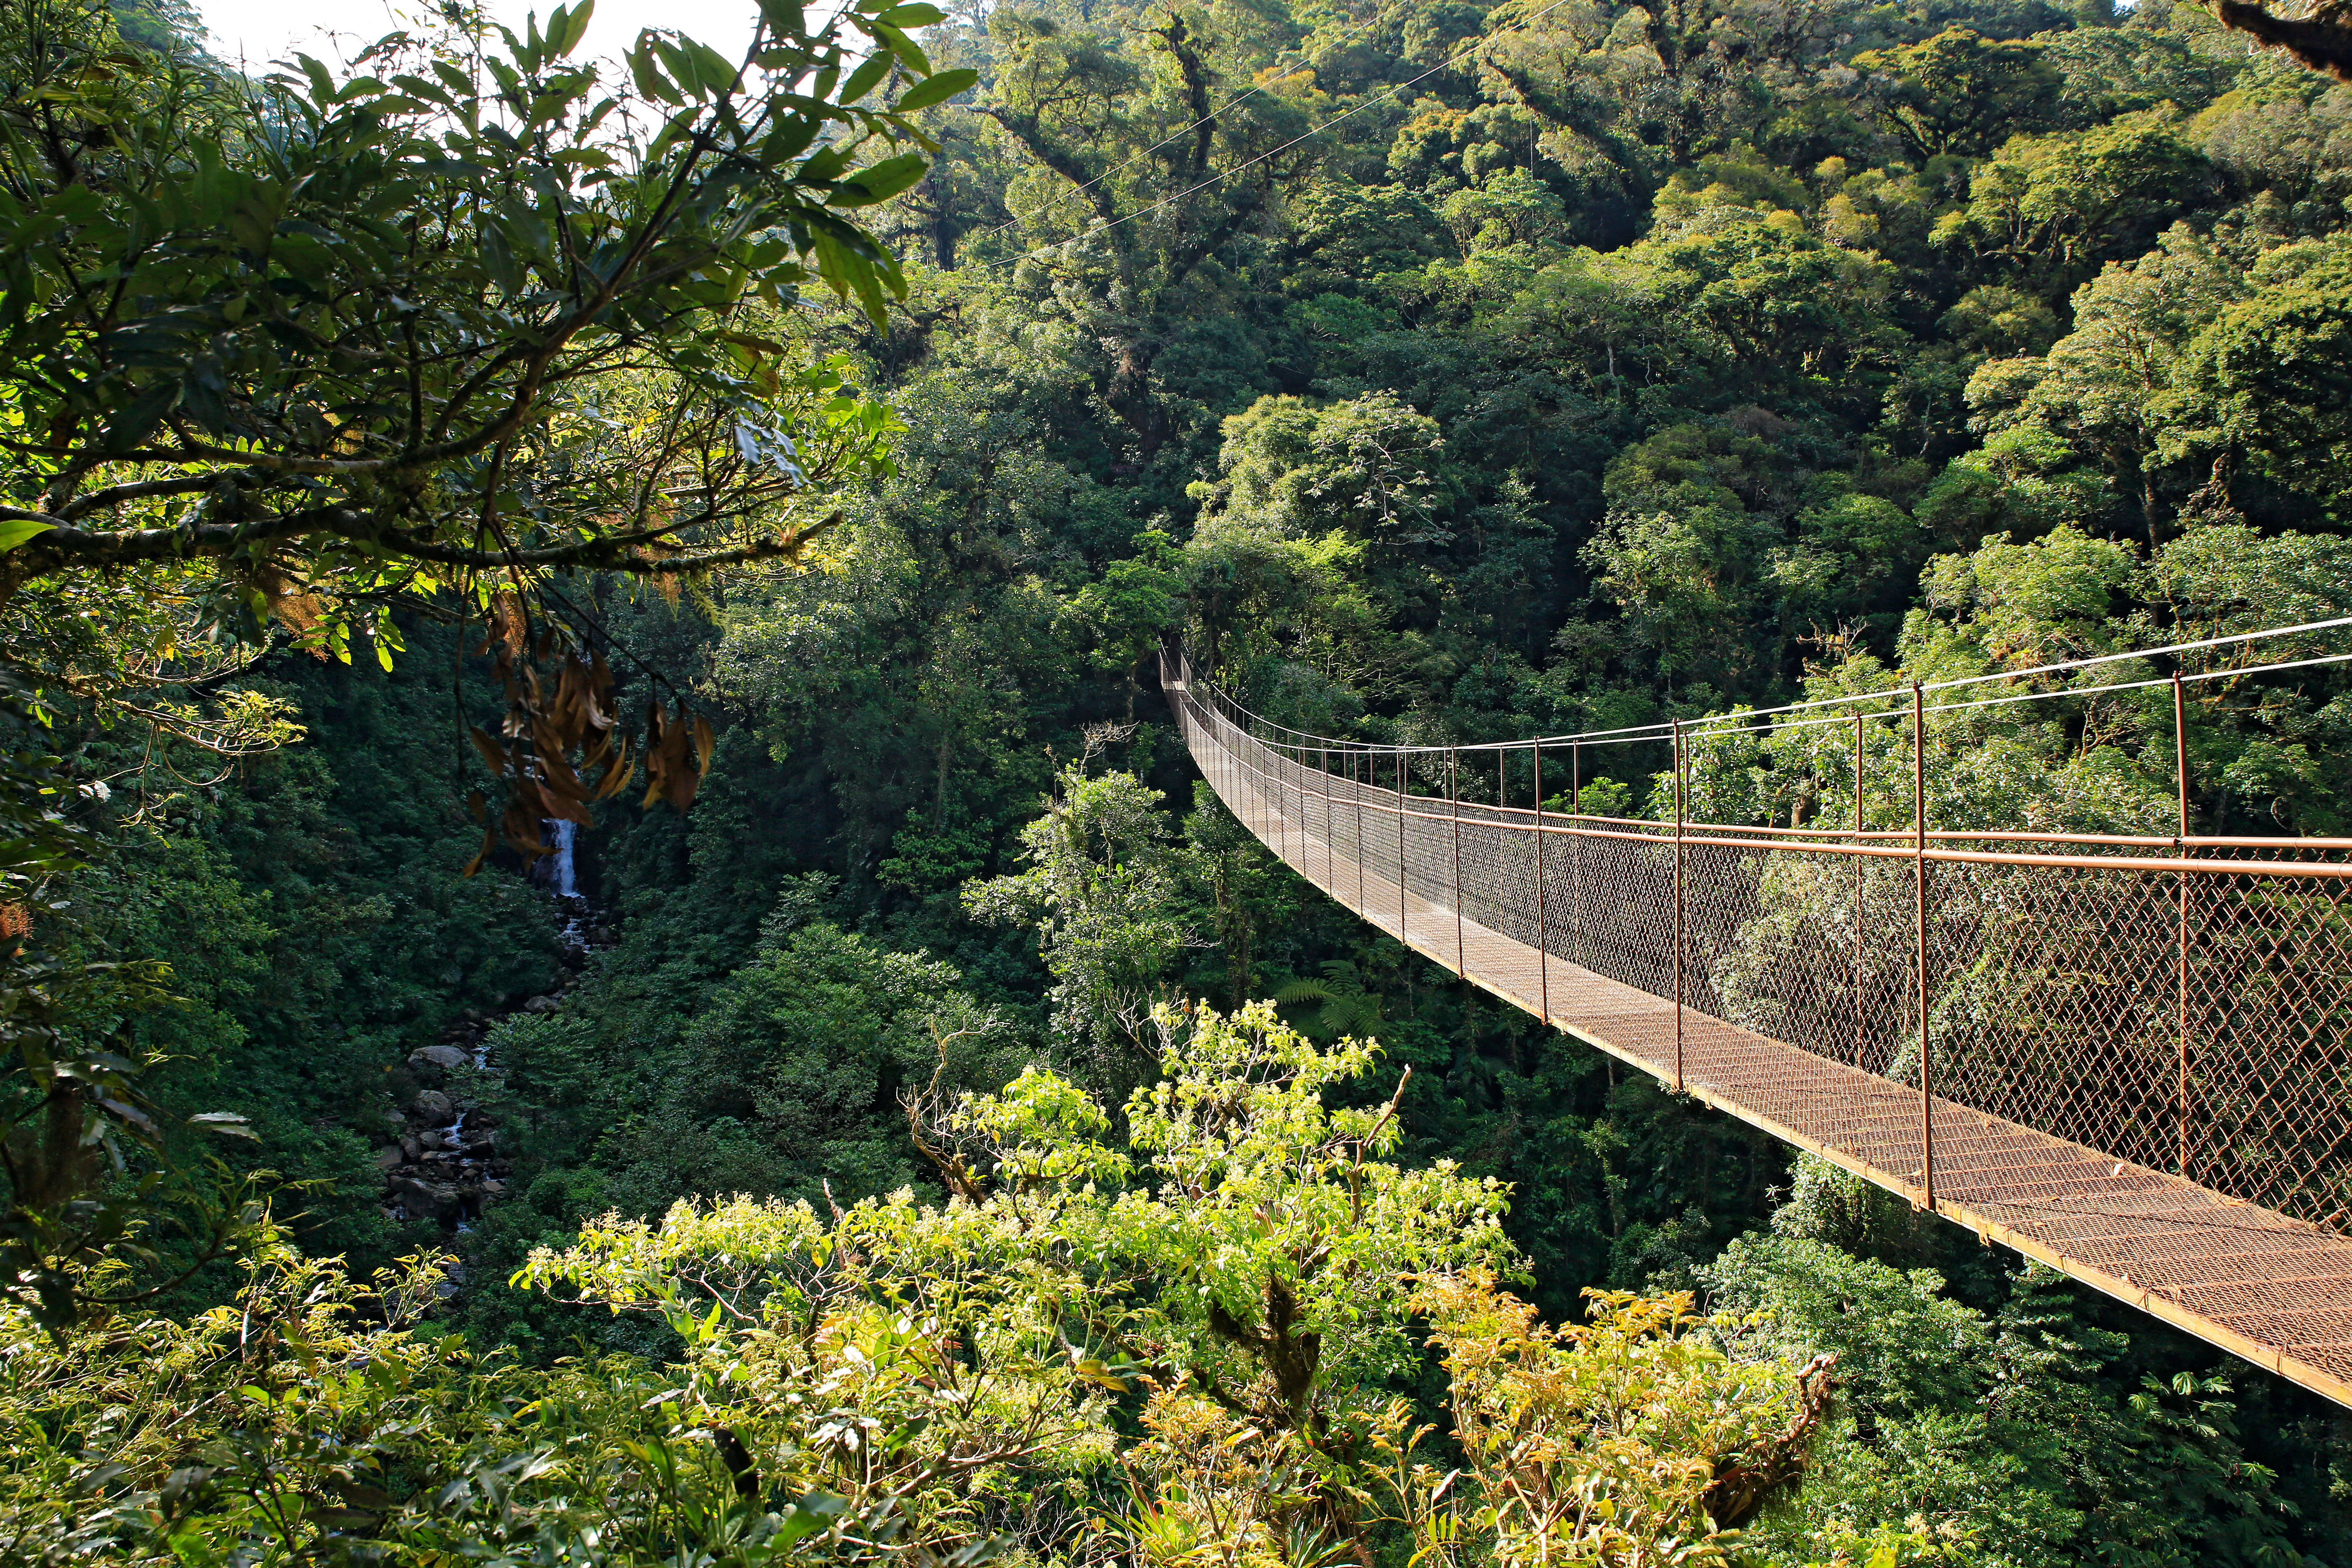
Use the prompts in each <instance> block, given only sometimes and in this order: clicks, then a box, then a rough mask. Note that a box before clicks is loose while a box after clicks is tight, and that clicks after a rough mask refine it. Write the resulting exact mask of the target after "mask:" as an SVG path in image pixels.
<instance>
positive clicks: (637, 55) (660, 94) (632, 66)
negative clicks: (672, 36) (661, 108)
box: [629, 42, 686, 109]
mask: <svg viewBox="0 0 2352 1568" xmlns="http://www.w3.org/2000/svg"><path fill="white" fill-rule="evenodd" d="M629 75H630V76H631V77H632V78H634V79H635V81H636V84H637V90H638V91H639V92H640V93H643V94H644V95H645V96H646V97H647V98H650V99H652V100H654V101H655V102H656V103H666V104H668V105H669V106H670V107H671V108H672V109H676V108H677V106H678V105H680V104H682V103H684V102H685V101H686V98H685V95H684V94H682V93H680V92H679V91H678V90H677V86H676V85H675V84H674V83H672V82H671V80H670V79H669V78H667V77H666V76H664V75H662V71H661V67H660V66H658V65H656V64H655V63H654V52H653V50H652V49H651V48H650V47H647V46H646V44H644V43H643V42H640V43H639V44H638V45H637V47H635V48H634V49H631V50H630V51H629Z"/></svg>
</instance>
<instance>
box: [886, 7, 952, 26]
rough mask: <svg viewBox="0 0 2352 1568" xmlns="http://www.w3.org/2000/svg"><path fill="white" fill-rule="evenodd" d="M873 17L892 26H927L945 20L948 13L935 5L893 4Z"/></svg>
mask: <svg viewBox="0 0 2352 1568" xmlns="http://www.w3.org/2000/svg"><path fill="white" fill-rule="evenodd" d="M874 19H875V20H876V21H877V22H887V23H888V24H890V26H894V27H928V26H932V25H933V24H934V23H939V22H944V21H946V20H947V19H948V14H947V13H946V12H945V11H942V10H940V8H939V7H938V6H936V5H893V6H891V7H890V8H889V9H888V10H887V11H885V12H883V13H882V15H880V16H877V17H875V18H874Z"/></svg>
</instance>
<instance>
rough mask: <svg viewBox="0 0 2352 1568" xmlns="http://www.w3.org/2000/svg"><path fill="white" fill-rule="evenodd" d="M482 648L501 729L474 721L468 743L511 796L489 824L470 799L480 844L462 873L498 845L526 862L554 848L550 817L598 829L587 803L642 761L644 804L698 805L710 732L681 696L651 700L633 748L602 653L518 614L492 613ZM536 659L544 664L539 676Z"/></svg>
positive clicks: (609, 793)
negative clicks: (492, 661) (500, 700)
mask: <svg viewBox="0 0 2352 1568" xmlns="http://www.w3.org/2000/svg"><path fill="white" fill-rule="evenodd" d="M501 610H502V612H504V611H505V606H501ZM479 651H480V652H481V653H483V654H495V655H496V657H497V659H498V673H499V680H500V681H501V682H502V683H503V684H504V686H505V688H506V693H507V712H506V717H505V719H504V720H502V721H500V723H499V733H498V734H496V735H492V734H490V733H489V732H488V731H486V730H484V729H482V728H481V727H480V726H479V725H476V726H474V727H473V728H472V730H471V731H470V733H471V736H472V739H473V742H474V749H475V750H476V751H477V752H480V753H481V756H482V761H483V762H485V763H488V764H489V769H490V772H491V773H492V774H493V775H494V776H496V777H497V778H499V780H500V781H501V782H503V783H504V784H505V785H506V796H507V798H506V806H505V809H504V810H503V811H501V812H500V813H499V816H498V817H497V819H496V820H495V821H493V820H491V819H490V816H489V808H488V803H487V801H486V800H485V799H484V797H483V795H482V792H481V791H479V790H476V791H475V792H474V793H473V794H472V795H471V796H470V797H469V798H468V805H470V806H471V807H472V809H473V813H474V817H475V820H476V821H478V822H480V823H482V824H483V825H484V826H483V829H482V847H481V848H480V849H478V850H477V851H476V852H475V855H474V858H472V859H471V860H468V861H467V862H466V870H465V874H466V875H467V876H468V877H470V876H473V875H474V874H475V873H476V872H478V871H479V870H480V869H481V868H482V867H483V865H484V863H485V862H486V861H488V858H489V857H490V854H491V852H492V851H493V850H495V849H497V848H498V847H499V844H500V843H501V842H503V843H504V844H505V845H506V846H507V847H509V849H512V850H513V851H514V852H515V853H516V854H518V855H520V856H521V857H522V858H523V862H524V864H526V865H529V864H530V862H532V861H534V860H537V859H538V858H540V857H541V856H542V855H545V854H548V853H550V849H551V847H550V846H549V844H548V842H547V833H546V826H547V824H548V823H550V822H573V823H578V824H579V825H580V826H583V827H593V826H595V819H594V818H593V816H590V815H589V813H588V807H589V805H591V804H592V803H593V802H596V801H601V800H609V799H611V798H612V797H614V795H619V794H620V793H621V792H622V791H623V790H625V789H627V788H628V787H629V786H630V784H632V783H634V782H635V778H636V775H637V770H638V767H639V766H640V764H642V765H643V767H644V769H645V773H646V793H645V799H644V802H643V804H644V805H646V806H648V807H650V806H651V805H654V803H655V802H656V801H667V803H668V804H669V805H670V807H671V808H672V809H673V810H677V811H684V810H685V809H686V808H687V807H688V806H690V805H693V804H694V796H695V792H696V791H697V790H698V789H699V788H700V787H701V784H702V780H703V779H704V777H705V776H707V775H708V774H709V772H710V752H711V747H712V744H713V740H714V738H713V736H712V734H711V732H710V721H709V720H707V719H705V718H703V717H702V715H700V714H699V713H693V712H690V711H689V710H688V708H687V706H686V704H685V703H684V702H683V701H680V702H679V703H678V704H677V711H675V712H672V711H671V710H669V709H668V708H667V707H665V706H664V705H663V703H662V702H661V700H659V699H658V698H656V699H655V700H653V701H652V702H651V703H649V704H648V705H647V706H646V727H645V737H644V740H643V742H642V743H641V744H639V745H636V746H634V747H633V746H632V745H631V744H630V742H629V737H628V736H627V735H626V734H625V733H624V732H623V731H622V729H621V725H620V716H619V712H618V710H617V708H616V706H615V703H614V689H613V688H614V683H613V671H612V669H611V668H610V667H609V666H608V665H606V664H605V662H604V655H603V654H601V653H597V652H594V651H593V650H591V651H589V652H587V653H585V654H583V653H582V652H581V651H579V650H577V649H574V648H559V647H556V634H555V633H554V632H553V631H552V630H551V629H549V628H542V629H541V630H540V631H539V632H538V633H537V634H536V635H535V636H533V635H530V633H528V632H527V631H526V630H525V629H524V628H523V626H522V625H521V617H520V615H510V614H509V613H501V614H499V616H496V617H494V628H493V632H492V635H491V636H489V637H485V638H484V639H483V642H482V646H481V648H480V650H479ZM526 654H528V656H529V657H525V656H526ZM542 666H546V667H548V668H547V672H546V673H545V674H544V675H542V673H541V667H542ZM575 759H576V760H575Z"/></svg>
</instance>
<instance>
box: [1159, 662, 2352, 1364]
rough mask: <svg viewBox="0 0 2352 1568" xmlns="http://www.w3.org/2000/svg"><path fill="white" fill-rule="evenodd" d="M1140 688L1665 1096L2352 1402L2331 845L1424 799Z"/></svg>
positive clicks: (1231, 782) (1429, 770) (1289, 856)
mask: <svg viewBox="0 0 2352 1568" xmlns="http://www.w3.org/2000/svg"><path fill="white" fill-rule="evenodd" d="M1167 680H1168V685H1169V689H1170V693H1171V700H1172V701H1173V703H1174V706H1175V707H1176V709H1177V711H1178V714H1179V717H1180V721H1181V723H1182V725H1183V728H1184V731H1185V733H1186V735H1187V738H1188V740H1189V742H1190V743H1191V745H1192V752H1193V755H1194V756H1195V758H1196V759H1197V760H1198V761H1199V762H1200V763H1201V765H1202V769H1203V771H1204V772H1205V773H1207V774H1208V776H1209V778H1210V780H1211V782H1212V784H1213V786H1214V787H1215V789H1216V790H1217V792H1218V794H1219V795H1220V796H1221V797H1222V798H1223V800H1225V801H1226V802H1227V804H1228V805H1231V806H1232V807H1233V809H1234V811H1235V813H1236V814H1237V815H1238V816H1240V817H1241V818H1242V819H1243V821H1244V823H1245V824H1246V825H1247V826H1249V827H1250V828H1251V829H1252V830H1253V831H1254V832H1255V833H1256V834H1258V836H1259V837H1261V838H1263V839H1264V840H1265V842H1266V844H1267V845H1268V846H1269V847H1272V848H1273V849H1274V850H1275V851H1276V853H1277V854H1279V855H1280V856H1281V857H1282V858H1284V859H1285V860H1286V861H1287V862H1288V863H1289V864H1290V865H1292V866H1293V867H1294V868H1297V870H1298V871H1299V872H1300V873H1301V874H1302V875H1304V876H1305V877H1307V879H1309V880H1312V881H1314V882H1315V883H1317V884H1318V886H1320V887H1321V888H1323V889H1325V890H1327V891H1328V892H1329V893H1330V894H1331V895H1332V896H1333V897H1335V898H1337V899H1339V900H1340V901H1341V902H1343V903H1345V904H1347V905H1348V906H1349V907H1350V908H1351V909H1354V910H1357V912H1359V913H1360V914H1361V915H1362V916H1363V917H1364V918H1365V919H1367V920H1370V921H1373V922H1374V923H1376V924H1378V925H1380V926H1381V928H1382V929H1383V930H1386V931H1390V932H1391V933H1393V934H1396V935H1398V936H1400V937H1402V938H1403V939H1404V940H1406V941H1407V942H1411V943H1412V945H1414V946H1416V947H1418V948H1419V949H1421V950H1422V951H1423V952H1425V953H1427V954H1429V955H1430V956H1431V957H1432V958H1433V959H1435V960H1437V961H1438V962H1439V963H1444V964H1446V965H1447V966H1448V967H1452V968H1455V969H1457V970H1459V971H1460V972H1462V973H1464V974H1465V976H1466V977H1468V978H1471V979H1475V980H1476V981H1478V982H1479V983H1481V984H1485V985H1486V986H1487V987H1488V988H1490V989H1492V990H1495V991H1496V992H1498V993H1500V994H1503V995H1505V996H1507V997H1508V998H1510V999H1511V1000H1513V1001H1515V1002H1517V1003H1518V1004H1519V1005H1523V1006H1525V1007H1526V1008H1528V1011H1530V1012H1533V1013H1537V1014H1539V1015H1540V1016H1543V1017H1545V1018H1546V1019H1547V1021H1549V1022H1553V1023H1557V1024H1559V1025H1561V1026H1564V1027H1567V1028H1570V1029H1571V1030H1573V1031H1574V1032H1576V1033H1579V1034H1580V1035H1582V1036H1584V1037H1587V1038H1590V1039H1592V1040H1594V1041H1595V1043H1598V1044H1601V1045H1603V1046H1604V1047H1607V1048H1610V1049H1612V1050H1614V1051H1616V1052H1617V1053H1618V1054H1620V1055H1622V1056H1625V1057H1626V1058H1629V1059H1632V1060H1634V1061H1636V1062H1638V1063H1640V1064H1641V1065H1643V1066H1645V1067H1648V1068H1651V1069H1652V1070H1654V1071H1655V1072H1656V1073H1657V1074H1658V1075H1659V1076H1660V1077H1661V1078H1663V1079H1666V1080H1667V1081H1668V1082H1670V1083H1672V1084H1675V1086H1677V1087H1682V1088H1688V1089H1692V1090H1693V1091H1694V1092H1698V1093H1701V1094H1703V1095H1706V1097H1707V1098H1709V1099H1711V1100H1714V1101H1716V1102H1717V1103H1718V1104H1721V1105H1723V1106H1724V1107H1725V1108H1726V1109H1728V1110H1734V1111H1735V1112H1738V1113H1740V1114H1744V1115H1747V1116H1748V1118H1749V1119H1750V1120H1753V1121H1759V1123H1761V1124H1764V1125H1768V1126H1770V1127H1772V1128H1773V1129H1774V1130H1776V1131H1781V1132H1782V1133H1783V1134H1784V1135H1786V1136H1789V1137H1790V1138H1792V1139H1793V1140H1795V1141H1796V1142H1800V1143H1801V1144H1803V1145H1804V1146H1807V1147H1810V1148H1812V1149H1815V1150H1816V1151H1818V1152H1823V1153H1826V1154H1828V1155H1830V1156H1832V1158H1835V1159H1838V1160H1840V1161H1841V1162H1842V1163H1846V1164H1848V1165H1850V1166H1852V1167H1853V1168H1855V1169H1857V1170H1860V1171H1862V1172H1863V1173H1864V1174H1867V1175H1870V1176H1872V1177H1873V1178H1874V1179H1876V1180H1879V1181H1881V1182H1883V1183H1884V1184H1887V1185H1890V1186H1893V1187H1895V1188H1896V1189H1897V1190H1901V1191H1906V1192H1909V1193H1910V1194H1912V1195H1913V1196H1914V1197H1915V1200H1916V1201H1919V1202H1922V1203H1924V1204H1927V1205H1932V1206H1935V1207H1937V1208H1938V1209H1940V1210H1943V1211H1944V1212H1947V1213H1950V1214H1953V1215H1955V1216H1956V1217H1961V1218H1963V1219H1966V1220H1968V1221H1969V1222H1970V1223H1979V1224H1983V1225H1985V1226H1989V1227H1990V1226H1998V1227H2000V1228H2001V1229H2002V1232H2003V1234H2004V1235H2005V1236H2007V1237H2009V1238H2011V1239H2012V1240H2016V1239H2018V1238H2020V1237H2023V1238H2025V1239H2024V1240H2023V1241H2021V1245H2027V1246H2029V1247H2035V1246H2039V1247H2042V1255H2044V1256H2046V1257H2049V1258H2051V1259H2052V1260H2054V1261H2058V1262H2060V1264H2061V1266H2062V1267H2066V1268H2069V1269H2070V1270H2071V1271H2073V1272H2075V1273H2077V1274H2078V1275H2079V1276H2081V1277H2083V1278H2085V1279H2092V1280H2093V1281H2094V1282H2095V1283H2098V1284H2100V1285H2102V1286H2103V1287H2104V1288H2106V1289H2112V1290H2116V1292H2117V1293H2118V1294H2128V1293H2129V1291H2130V1290H2138V1291H2140V1292H2141V1296H2142V1304H2144V1305H2148V1306H2150V1307H2151V1310H2162V1311H2164V1312H2165V1315H2167V1316H2169V1317H2172V1318H2173V1319H2174V1320H2175V1321H2179V1322H2181V1323H2182V1325H2183V1326H2185V1327H2189V1328H2190V1329H2192V1330H2193V1331H2199V1332H2203V1333H2206V1334H2207V1337H2209V1338H2212V1339H2214V1340H2215V1341H2216V1342H2220V1343H2223V1344H2225V1345H2228V1346H2229V1347H2230V1348H2231V1349H2233V1350H2237V1351H2239V1352H2241V1353H2244V1354H2249V1355H2252V1356H2253V1357H2254V1359H2257V1360H2258V1361H2261V1362H2263V1364H2267V1365H2273V1367H2274V1369H2276V1370H2280V1371H2283V1372H2285V1373H2287V1374H2288V1375H2291V1376H2296V1377H2298V1378H2299V1380H2301V1381H2304V1382H2305V1383H2307V1384H2311V1385H2312V1386H2314V1387H2317V1388H2320V1389H2321V1390H2322V1391H2323V1392H2326V1393H2329V1394H2332V1395H2333V1396H2335V1397H2337V1398H2345V1397H2347V1392H2352V1244H2347V1242H2346V1241H2345V1239H2344V1238H2345V1237H2347V1235H2352V920H2347V913H2352V911H2347V897H2352V880H2347V878H2346V876H2345V875H2344V873H2345V872H2346V871H2347V870H2352V866H2347V856H2346V853H2345V847H2344V846H2342V845H2340V844H2333V843H2314V842H2312V841H2309V840H2299V841H2298V840H2281V841H2279V842H2278V843H2277V844H2275V845H2272V844H2269V843H2261V844H2249V843H2246V842H2244V841H2239V842H2234V843H2232V842H2222V841H2200V840H2197V839H2193V838H2191V839H2187V840H2164V839H2147V838H2142V839H2132V838H2121V837H2109V838H2103V837H2096V836H2090V835H2077V836H2072V837H2063V836H2051V837H2048V838H2046V839H2038V840H2037V839H2033V838H2030V837H2026V836H2023V835H1995V834H1990V833H1985V834H1979V835H1974V836H1963V835H1959V834H1939V833H1933V832H1930V833H1928V834H1927V836H1926V837H1924V838H1915V837H1914V836H1913V834H1912V833H1909V832H1905V833H1899V834H1897V833H1888V832H1883V831H1881V832H1874V833H1865V834H1862V835H1853V834H1847V835H1839V834H1836V833H1834V832H1830V831H1813V832H1797V831H1793V830H1789V829H1781V830H1778V831H1777V832H1776V831H1773V830H1767V829H1760V828H1757V827H1754V826H1740V825H1722V824H1699V823H1693V822H1685V823H1682V824H1681V825H1680V826H1679V827H1677V826H1675V825H1674V824H1658V823H1648V822H1625V821H1618V820H1611V819H1598V818H1591V817H1577V816H1564V815H1560V814H1559V813H1553V812H1547V813H1543V814H1541V815H1540V816H1539V815H1538V813H1536V812H1535V811H1534V810H1532V809H1528V808H1516V809H1513V808H1505V807H1500V806H1496V805H1491V804H1479V803H1474V802H1466V801H1461V800H1454V799H1448V798H1446V795H1448V794H1449V793H1450V792H1451V786H1452V784H1454V782H1456V780H1457V779H1458V776H1459V775H1458V773H1457V772H1456V769H1457V767H1458V759H1457V758H1456V757H1455V756H1454V755H1453V754H1450V753H1444V752H1436V751H1433V750H1432V749H1429V748H1420V749H1413V750H1409V751H1399V750H1389V749H1381V748H1367V747H1363V746H1344V745H1337V744H1319V743H1318V742H1313V741H1309V740H1303V739H1300V738H1297V737H1295V736H1289V735H1285V736H1283V737H1282V738H1280V739H1279V740H1278V741H1276V742H1269V741H1267V740H1265V739H1261V738H1260V737H1259V736H1257V735H1255V734H1254V733H1253V732H1252V729H1251V725H1250V723H1249V721H1247V719H1246V717H1245V716H1243V715H1240V714H1238V712H1237V711H1235V710H1233V709H1232V708H1231V707H1230V705H1229V704H1227V703H1225V702H1224V701H1223V700H1222V699H1220V698H1219V697H1218V696H1217V695H1216V693H1215V692H1214V691H1213V689H1211V688H1208V687H1207V686H1205V685H1203V684H1202V683H1200V682H1197V681H1194V680H1192V679H1190V677H1189V671H1188V670H1186V669H1185V668H1183V667H1182V666H1181V663H1179V662H1176V661H1172V660H1171V666H1170V668H1169V669H1168V671H1167ZM1466 750H1467V749H1465V751H1466ZM1496 776H1499V774H1497V775H1496ZM1401 781H1402V785H1401ZM1906 785H1907V781H1906ZM1930 826H1932V825H1930ZM1923 995H1924V997H1925V1005H1926V1027H1925V1028H1924V1030H1923V1028H1922V1027H1921V1002H1922V997H1923ZM2119 1282H2120V1284H2119ZM2250 1346H2251V1347H2252V1348H2249V1347H2250ZM2265 1351H2267V1352H2269V1353H2267V1354H2265V1353H2263V1352H2265Z"/></svg>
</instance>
